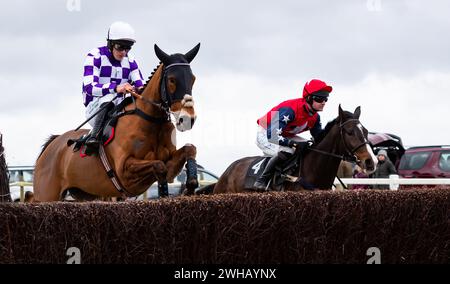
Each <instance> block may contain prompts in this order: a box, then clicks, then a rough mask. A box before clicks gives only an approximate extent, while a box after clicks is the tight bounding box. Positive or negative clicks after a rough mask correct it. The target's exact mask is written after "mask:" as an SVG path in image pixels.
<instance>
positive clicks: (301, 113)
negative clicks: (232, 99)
mask: <svg viewBox="0 0 450 284" xmlns="http://www.w3.org/2000/svg"><path fill="white" fill-rule="evenodd" d="M332 90H333V88H332V87H331V86H328V85H327V84H326V83H325V82H323V81H321V80H318V79H313V80H311V81H309V82H306V84H305V86H304V87H303V95H302V98H298V99H293V100H287V101H284V102H282V103H280V104H279V105H277V106H275V107H273V108H272V109H271V110H270V111H269V112H268V113H267V114H265V115H264V116H262V117H261V118H260V119H258V125H259V126H258V134H257V139H256V144H257V145H258V147H259V148H260V149H261V150H262V151H263V152H264V154H266V155H269V156H272V158H271V159H270V160H269V162H268V163H267V166H266V168H265V169H264V172H263V173H262V174H261V175H260V176H259V177H258V179H257V180H256V182H255V184H254V185H253V187H254V189H255V190H258V191H261V190H265V189H266V187H267V185H268V182H269V180H270V178H271V177H272V175H273V172H274V170H275V166H276V165H277V164H279V163H280V162H283V161H286V160H287V159H288V158H289V157H290V156H291V155H292V154H293V153H294V152H295V148H296V147H304V146H305V145H306V144H307V142H306V141H305V139H304V138H302V137H300V136H297V134H299V133H302V132H304V131H308V130H309V131H310V133H311V135H312V137H313V138H316V137H317V136H318V135H319V133H320V132H322V124H321V123H320V116H319V114H318V112H319V111H322V110H323V108H324V106H325V103H326V102H327V101H328V96H329V94H330V93H331V91H332Z"/></svg>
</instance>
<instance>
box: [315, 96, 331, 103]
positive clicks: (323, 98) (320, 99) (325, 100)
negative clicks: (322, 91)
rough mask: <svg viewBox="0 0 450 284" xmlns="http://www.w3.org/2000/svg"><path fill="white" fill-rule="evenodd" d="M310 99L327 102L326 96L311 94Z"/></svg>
mask: <svg viewBox="0 0 450 284" xmlns="http://www.w3.org/2000/svg"><path fill="white" fill-rule="evenodd" d="M312 99H313V100H314V101H315V102H318V103H323V102H327V101H328V98H327V97H319V96H312Z"/></svg>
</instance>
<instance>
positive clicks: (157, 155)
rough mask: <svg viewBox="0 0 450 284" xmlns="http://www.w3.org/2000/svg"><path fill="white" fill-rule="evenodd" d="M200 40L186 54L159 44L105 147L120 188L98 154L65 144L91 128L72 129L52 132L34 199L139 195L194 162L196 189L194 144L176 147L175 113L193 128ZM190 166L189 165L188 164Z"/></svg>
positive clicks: (181, 124)
mask: <svg viewBox="0 0 450 284" xmlns="http://www.w3.org/2000/svg"><path fill="white" fill-rule="evenodd" d="M199 48H200V44H198V45H197V46H196V47H194V48H193V49H192V50H191V51H189V52H187V53H186V54H173V55H168V54H166V53H165V52H163V51H162V50H161V49H159V48H158V46H156V45H155V53H156V55H157V57H158V58H159V59H160V60H161V64H160V65H159V66H158V67H157V68H156V69H155V71H154V73H152V76H150V78H149V80H148V81H147V83H146V84H145V88H144V90H143V92H142V93H141V95H138V94H136V93H133V95H134V96H135V97H137V99H136V101H135V103H134V104H130V105H127V106H126V107H125V112H126V113H127V114H129V115H124V116H121V117H120V118H119V119H118V122H117V125H116V127H115V138H114V140H113V141H112V142H111V143H109V144H108V145H107V146H106V147H105V148H104V149H105V152H106V157H107V160H108V161H109V163H110V165H111V167H112V170H113V171H112V172H110V173H109V174H110V175H111V173H115V176H116V178H117V180H118V183H119V186H120V185H121V189H123V191H122V192H120V191H119V190H118V189H117V188H116V186H115V185H113V183H112V180H111V179H110V177H109V176H108V174H107V172H106V171H105V169H104V167H103V165H102V163H101V161H100V159H99V157H97V156H87V157H84V158H81V157H80V153H79V152H73V150H72V148H71V147H68V146H67V141H68V140H69V139H76V138H79V137H80V135H81V134H85V133H87V132H88V130H86V129H85V130H80V131H69V132H66V133H64V134H62V135H60V136H52V137H50V139H49V140H48V141H47V142H46V143H45V145H44V147H43V150H42V153H41V154H40V156H39V157H38V159H37V161H36V167H35V172H34V200H35V201H57V200H61V199H62V198H63V196H64V195H65V193H66V192H67V191H69V192H71V193H72V195H74V194H75V197H76V198H77V199H85V200H86V199H93V198H95V197H119V196H120V197H124V196H136V195H139V194H141V193H143V192H144V191H146V190H147V189H148V187H149V186H150V185H151V184H153V183H154V182H156V181H158V183H162V184H163V183H166V182H172V181H173V179H174V177H176V176H177V174H178V173H179V172H180V171H181V169H182V167H183V165H184V164H185V163H186V162H187V163H188V165H189V164H190V165H191V166H190V170H191V171H188V172H189V173H190V175H189V176H188V179H187V184H186V187H187V188H188V191H189V192H193V191H194V189H195V187H197V185H198V182H197V177H196V175H195V174H193V173H192V167H193V165H195V156H196V148H195V146H193V145H190V144H189V145H185V146H184V147H181V148H180V149H178V150H177V149H176V146H175V145H176V142H175V134H176V131H175V126H174V123H172V122H171V120H170V114H173V115H174V117H175V120H176V121H175V124H176V128H177V129H178V130H179V131H185V130H189V129H191V127H192V125H193V123H194V121H195V118H196V114H195V111H194V101H193V99H192V86H193V84H194V81H195V76H194V75H193V74H192V70H191V68H190V65H189V63H190V62H191V61H192V60H193V59H194V57H195V56H196V54H197V52H198V50H199ZM188 170H189V168H188Z"/></svg>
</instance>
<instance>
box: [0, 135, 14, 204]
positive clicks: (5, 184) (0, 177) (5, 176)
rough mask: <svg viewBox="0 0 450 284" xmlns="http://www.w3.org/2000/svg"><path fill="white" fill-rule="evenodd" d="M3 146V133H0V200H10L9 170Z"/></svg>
mask: <svg viewBox="0 0 450 284" xmlns="http://www.w3.org/2000/svg"><path fill="white" fill-rule="evenodd" d="M4 154H5V148H3V135H2V134H1V133H0V202H11V201H12V200H11V193H10V191H9V172H8V167H7V165H6V160H5V155H4Z"/></svg>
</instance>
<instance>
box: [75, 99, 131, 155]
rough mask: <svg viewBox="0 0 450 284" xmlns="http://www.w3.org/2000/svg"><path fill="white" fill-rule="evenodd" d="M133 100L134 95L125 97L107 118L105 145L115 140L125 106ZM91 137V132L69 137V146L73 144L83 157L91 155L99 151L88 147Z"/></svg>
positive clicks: (102, 136)
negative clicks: (118, 122) (72, 137)
mask: <svg viewBox="0 0 450 284" xmlns="http://www.w3.org/2000/svg"><path fill="white" fill-rule="evenodd" d="M132 102H133V98H132V97H127V98H125V99H124V100H123V101H122V102H121V103H120V104H118V105H117V106H115V107H114V108H113V109H112V110H111V111H110V112H109V113H108V116H107V119H106V123H104V126H103V130H102V132H101V133H102V135H101V139H100V141H101V142H102V144H103V146H106V145H108V144H109V143H111V141H113V139H114V135H115V128H116V125H117V121H118V119H119V117H121V116H122V115H123V114H124V108H125V106H127V105H129V104H131V103H132ZM88 138H89V133H88V134H84V135H81V136H80V137H79V138H78V139H69V140H68V141H67V146H68V147H70V146H72V145H73V151H74V152H77V151H80V156H81V157H82V158H84V157H86V156H91V155H93V154H96V153H97V152H98V149H92V148H91V147H87V146H86V144H85V142H86V140H87V139H88Z"/></svg>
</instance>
